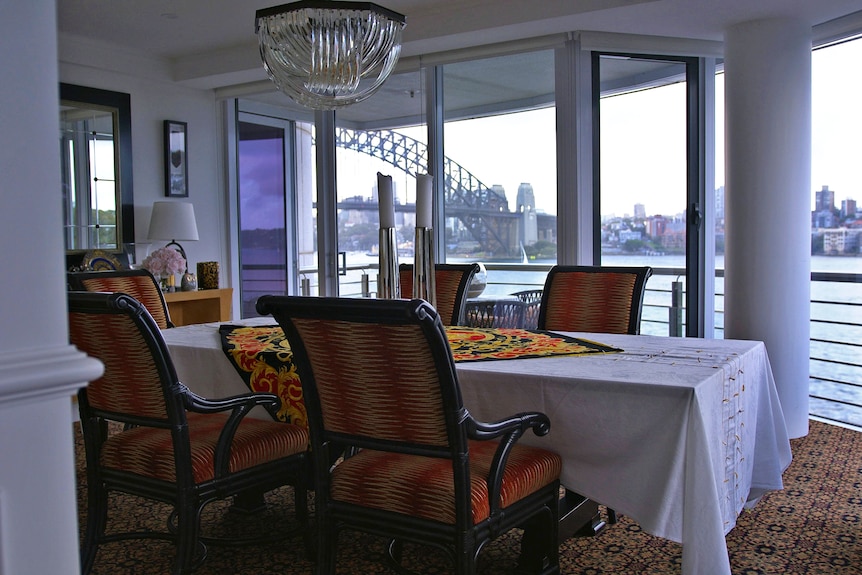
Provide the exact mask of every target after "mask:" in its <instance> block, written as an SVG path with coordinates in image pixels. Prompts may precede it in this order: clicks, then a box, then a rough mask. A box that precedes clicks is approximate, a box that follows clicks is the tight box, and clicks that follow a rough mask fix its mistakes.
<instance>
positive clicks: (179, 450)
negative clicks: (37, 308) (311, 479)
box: [68, 292, 310, 575]
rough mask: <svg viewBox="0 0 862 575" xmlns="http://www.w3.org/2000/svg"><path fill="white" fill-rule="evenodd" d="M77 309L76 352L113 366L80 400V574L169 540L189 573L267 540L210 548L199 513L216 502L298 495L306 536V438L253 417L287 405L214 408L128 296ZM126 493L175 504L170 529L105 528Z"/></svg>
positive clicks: (77, 297)
mask: <svg viewBox="0 0 862 575" xmlns="http://www.w3.org/2000/svg"><path fill="white" fill-rule="evenodd" d="M68 305H69V310H68V320H69V333H70V339H71V343H72V344H73V345H75V346H76V347H77V348H78V349H80V350H81V351H82V352H84V353H86V354H88V355H90V356H92V357H94V358H96V359H99V360H100V361H101V362H102V363H103V364H104V373H103V375H102V376H101V377H100V378H99V379H97V380H95V381H92V382H90V384H89V385H88V386H87V387H85V388H82V389H81V390H80V391H79V392H78V409H79V412H80V418H81V429H82V433H83V438H84V447H85V454H86V475H87V524H86V528H85V532H84V539H83V543H82V547H81V571H82V573H84V574H87V573H89V572H90V571H91V569H92V567H93V564H94V561H95V558H96V554H97V551H98V549H99V547H100V545H102V544H104V543H108V542H112V541H119V540H127V539H137V538H145V539H166V540H169V541H171V542H173V543H174V544H175V545H176V556H175V559H174V561H173V568H172V573H173V574H174V575H180V574H187V573H190V572H191V571H192V570H193V569H194V568H196V567H197V566H199V565H200V564H201V563H203V561H204V559H205V558H206V554H207V548H206V544H205V543H207V542H210V543H212V544H216V543H224V544H240V543H251V542H262V541H263V540H269V538H266V537H264V538H255V537H248V538H244V539H239V540H227V541H217V540H214V539H211V538H205V537H203V536H202V535H201V526H200V515H201V512H202V510H203V509H204V507H205V506H207V505H208V504H210V503H212V502H213V501H216V500H220V499H227V498H231V497H239V498H241V497H243V496H249V495H257V494H260V493H265V492H267V491H270V490H272V489H275V488H277V487H281V486H283V485H293V487H294V495H295V501H296V512H297V517H298V519H299V525H300V527H299V529H298V530H297V531H296V532H298V533H302V534H303V535H304V536H306V537H307V532H308V527H307V526H308V514H307V507H306V506H307V501H306V493H307V487H306V484H307V477H306V475H307V473H308V467H307V460H306V452H307V449H308V431H307V429H305V428H304V427H301V426H298V425H291V424H286V423H281V422H275V421H271V420H264V419H255V418H253V417H246V416H247V415H248V413H249V412H250V411H251V410H252V408H254V407H255V406H257V405H265V406H272V405H277V404H278V402H279V399H278V398H277V396H275V395H271V394H260V393H249V394H244V395H237V396H233V397H230V398H226V399H206V398H203V397H199V396H197V395H195V394H194V393H192V392H191V391H189V390H188V388H186V387H185V386H184V385H183V384H182V383H181V382H180V381H179V379H178V378H177V374H176V371H175V369H174V365H173V362H172V361H171V357H170V354H169V352H168V349H167V346H166V345H165V342H164V339H163V338H162V334H161V331H160V329H159V328H158V326H157V325H156V323H155V321H154V320H153V318H152V316H151V315H150V314H149V313H148V311H147V309H146V308H145V307H144V306H143V305H142V304H141V303H140V302H138V301H137V300H135V299H134V298H133V297H131V296H129V295H127V294H124V293H102V292H96V293H94V292H70V293H69V294H68ZM116 492H121V493H127V494H131V495H135V496H139V497H143V498H147V499H151V500H157V501H161V502H164V503H168V504H170V505H172V506H173V511H172V512H171V513H170V514H169V515H168V517H167V518H166V519H167V526H166V529H165V531H164V532H153V531H143V532H141V531H136V532H121V533H118V532H113V531H109V530H107V527H108V525H109V517H108V515H109V512H110V511H111V505H112V503H111V501H112V500H111V499H110V498H109V495H110V494H111V493H116ZM292 534H294V533H293V532H290V533H287V532H286V533H285V534H283V536H288V535H292ZM305 544H306V545H307V546H309V545H310V540H309V539H306V540H305Z"/></svg>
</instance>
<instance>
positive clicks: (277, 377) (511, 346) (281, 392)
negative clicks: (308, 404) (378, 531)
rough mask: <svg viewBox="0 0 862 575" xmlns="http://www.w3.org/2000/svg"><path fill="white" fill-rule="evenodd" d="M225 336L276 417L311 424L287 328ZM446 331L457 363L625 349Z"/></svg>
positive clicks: (505, 332) (542, 334)
mask: <svg viewBox="0 0 862 575" xmlns="http://www.w3.org/2000/svg"><path fill="white" fill-rule="evenodd" d="M219 335H220V337H221V342H222V349H223V350H224V352H225V354H226V355H227V357H228V359H229V360H230V362H231V363H232V364H233V365H234V367H235V368H236V370H237V371H238V372H239V374H240V377H242V379H243V381H245V383H246V385H248V387H249V389H251V390H252V391H256V392H265V393H274V394H275V395H277V396H278V397H279V398H281V407H280V408H279V409H278V410H277V411H273V412H271V413H272V416H273V417H274V418H275V419H278V420H280V421H286V422H290V423H296V424H299V425H306V422H307V417H306V413H305V405H304V404H303V402H302V385H301V384H300V381H299V375H298V374H297V373H296V366H295V365H294V363H293V361H292V359H293V357H292V354H291V351H290V346H289V345H288V343H287V339H286V338H285V337H284V332H283V331H282V330H281V328H280V327H279V326H277V325H274V326H256V327H245V326H236V325H227V324H225V325H221V326H219ZM446 336H447V338H448V340H449V346H450V348H451V349H452V356H453V357H454V359H455V361H456V362H461V361H487V360H500V359H525V358H532V357H544V356H550V355H580V354H592V353H611V352H619V351H622V350H621V349H617V348H614V347H610V346H607V345H604V344H601V343H596V342H594V341H589V340H585V339H578V338H574V337H569V336H565V335H560V334H556V333H551V332H547V331H538V330H528V329H514V328H506V329H503V328H501V329H486V328H472V327H447V328H446Z"/></svg>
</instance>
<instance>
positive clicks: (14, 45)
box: [0, 0, 101, 575]
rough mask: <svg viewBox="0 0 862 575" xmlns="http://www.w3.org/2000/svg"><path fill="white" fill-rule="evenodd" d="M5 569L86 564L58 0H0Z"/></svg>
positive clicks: (82, 373)
mask: <svg viewBox="0 0 862 575" xmlns="http://www.w3.org/2000/svg"><path fill="white" fill-rule="evenodd" d="M0 54H2V57H0V77H2V78H3V81H2V82H0V110H3V112H2V113H0V127H2V129H0V194H2V198H3V209H2V210H0V245H2V246H3V249H2V251H0V265H2V268H3V270H4V273H3V282H2V284H0V285H2V287H0V290H2V294H0V325H2V329H0V575H13V574H16V575H17V574H19V573H20V574H25V575H29V574H33V575H35V574H42V573H69V574H74V573H78V564H79V554H78V521H77V505H76V495H75V492H76V484H75V473H74V464H73V453H74V452H73V446H72V401H71V396H72V395H73V394H74V393H75V392H76V390H77V388H78V387H80V386H81V383H80V382H83V381H87V380H88V379H90V378H92V377H98V375H99V374H100V373H101V364H100V363H98V362H96V361H95V360H92V359H88V358H86V357H85V356H84V355H83V354H82V353H80V352H78V351H76V350H75V349H74V348H72V347H71V346H69V343H68V333H67V331H68V330H67V327H66V326H67V320H66V290H65V274H64V270H65V259H64V247H63V235H62V221H63V220H62V214H61V205H62V204H61V201H60V159H59V152H60V151H59V146H58V141H59V140H58V135H59V102H58V80H57V20H56V6H55V2H54V0H28V1H27V2H0Z"/></svg>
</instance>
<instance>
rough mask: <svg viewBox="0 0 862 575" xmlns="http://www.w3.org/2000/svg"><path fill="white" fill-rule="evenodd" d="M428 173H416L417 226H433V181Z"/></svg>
mask: <svg viewBox="0 0 862 575" xmlns="http://www.w3.org/2000/svg"><path fill="white" fill-rule="evenodd" d="M433 181H434V180H433V179H432V177H431V176H429V175H428V174H416V227H417V228H433V227H434V224H433V217H432V214H433V208H432V201H431V200H432V183H433Z"/></svg>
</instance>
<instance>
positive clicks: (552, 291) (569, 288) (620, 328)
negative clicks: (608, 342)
mask: <svg viewBox="0 0 862 575" xmlns="http://www.w3.org/2000/svg"><path fill="white" fill-rule="evenodd" d="M651 275H652V268H650V267H648V266H644V267H602V266H562V265H557V266H554V267H552V268H551V270H550V271H549V272H548V276H547V277H546V278H545V286H544V289H543V290H542V303H541V304H540V306H539V318H538V329H545V330H561V331H585V332H595V333H622V334H633V335H637V334H639V333H640V324H641V312H642V309H643V298H644V291H645V290H646V283H647V280H648V279H649V277H650V276H651Z"/></svg>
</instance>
